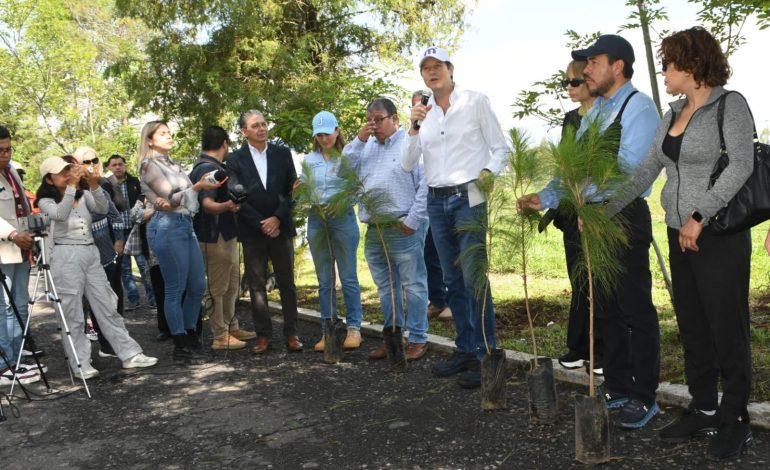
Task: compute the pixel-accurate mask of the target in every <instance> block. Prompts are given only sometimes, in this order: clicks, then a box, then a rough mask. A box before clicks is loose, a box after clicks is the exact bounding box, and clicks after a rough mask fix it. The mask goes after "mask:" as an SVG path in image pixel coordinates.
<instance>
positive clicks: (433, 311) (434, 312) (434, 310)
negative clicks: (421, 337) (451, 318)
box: [428, 304, 445, 318]
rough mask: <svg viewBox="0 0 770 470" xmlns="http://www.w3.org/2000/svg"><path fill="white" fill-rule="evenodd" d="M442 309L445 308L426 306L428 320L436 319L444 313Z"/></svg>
mask: <svg viewBox="0 0 770 470" xmlns="http://www.w3.org/2000/svg"><path fill="white" fill-rule="evenodd" d="M444 308H445V307H436V306H435V305H433V304H428V318H436V317H437V316H439V314H440V313H441V312H443V311H444Z"/></svg>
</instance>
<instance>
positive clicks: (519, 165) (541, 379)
mask: <svg viewBox="0 0 770 470" xmlns="http://www.w3.org/2000/svg"><path fill="white" fill-rule="evenodd" d="M510 137H511V153H510V156H509V158H508V168H510V170H511V177H510V178H509V182H510V187H511V193H512V194H513V197H514V199H516V200H518V199H519V198H521V197H523V196H524V195H526V194H530V193H531V192H532V186H533V185H534V184H535V183H537V182H539V181H541V180H542V178H543V176H544V175H545V170H544V168H545V167H544V165H543V161H542V158H540V157H541V156H540V152H539V151H538V149H537V148H531V147H530V146H529V142H528V139H527V136H526V134H525V133H523V132H522V131H520V130H518V129H516V128H513V129H511V131H510ZM539 221H540V213H539V212H538V211H536V210H534V209H530V208H526V209H524V210H523V211H522V212H521V213H518V214H517V215H516V216H515V218H514V224H513V234H512V238H513V242H514V243H515V246H516V250H517V251H518V255H519V272H520V273H521V280H522V284H523V288H524V309H525V310H526V312H527V322H528V325H529V334H530V340H531V342H532V354H533V356H534V358H533V359H531V360H530V361H529V370H528V371H527V388H528V391H529V415H530V419H531V420H532V421H534V422H540V423H552V422H553V421H554V420H555V419H556V415H557V412H558V404H557V401H556V386H555V384H554V377H553V361H552V360H551V358H549V357H540V356H539V355H538V352H537V337H536V335H535V324H534V318H533V315H532V310H531V308H530V305H529V284H528V277H527V265H528V264H527V263H528V255H529V247H530V243H531V241H532V236H533V235H534V232H535V229H536V228H537V225H538V222H539Z"/></svg>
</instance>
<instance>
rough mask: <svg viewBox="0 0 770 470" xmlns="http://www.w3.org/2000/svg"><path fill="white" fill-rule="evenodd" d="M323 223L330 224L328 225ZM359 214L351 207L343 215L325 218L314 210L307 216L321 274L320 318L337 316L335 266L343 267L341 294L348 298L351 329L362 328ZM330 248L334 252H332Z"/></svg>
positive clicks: (313, 250) (346, 306) (347, 317)
mask: <svg viewBox="0 0 770 470" xmlns="http://www.w3.org/2000/svg"><path fill="white" fill-rule="evenodd" d="M324 224H327V225H326V227H325V226H324ZM360 236H361V235H360V233H359V231H358V223H357V222H356V214H355V213H354V212H353V208H350V209H349V210H348V211H347V212H346V213H345V214H344V215H342V216H341V217H333V218H329V219H327V220H326V221H324V220H322V219H321V217H319V216H318V215H315V214H313V213H311V214H310V215H309V216H308V219H307V238H308V243H309V245H310V253H311V254H312V255H313V264H314V265H315V272H316V276H317V277H318V301H319V303H320V304H321V319H323V320H326V319H328V318H337V292H336V289H335V286H334V285H335V283H336V279H335V274H334V273H335V271H334V270H335V267H334V264H335V262H336V265H337V268H338V269H339V270H340V273H339V275H340V282H341V283H342V296H343V298H344V299H345V308H346V309H347V314H346V316H345V319H346V321H347V325H348V328H353V329H356V330H358V329H360V328H361V316H362V314H363V312H362V311H361V286H360V285H359V284H358V272H357V271H356V269H357V268H356V252H357V251H358V241H359V239H360ZM330 251H331V253H330Z"/></svg>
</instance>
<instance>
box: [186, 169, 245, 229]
mask: <svg viewBox="0 0 770 470" xmlns="http://www.w3.org/2000/svg"><path fill="white" fill-rule="evenodd" d="M220 169H223V165H222V163H220V162H219V160H217V159H216V158H213V157H210V156H208V155H205V154H201V156H200V157H198V162H196V164H195V167H193V170H192V171H191V172H190V181H192V182H193V184H194V183H196V182H197V181H198V180H200V179H201V178H202V177H203V175H205V174H206V173H210V172H212V171H215V170H220ZM207 197H210V198H213V199H214V201H216V202H226V201H227V200H228V196H227V183H225V184H223V185H222V186H220V187H218V188H217V189H212V190H210V191H201V192H199V193H198V200H199V201H200V204H201V207H200V210H198V213H197V214H195V218H194V219H193V227H195V235H197V236H198V241H201V242H204V243H215V242H216V241H217V240H218V239H219V235H220V234H221V235H222V237H223V238H224V239H225V240H231V239H233V238H235V237H236V236H237V235H238V227H237V226H236V222H235V214H234V213H232V212H230V211H228V212H223V213H221V214H217V215H212V214H206V213H204V211H203V199H204V198H207Z"/></svg>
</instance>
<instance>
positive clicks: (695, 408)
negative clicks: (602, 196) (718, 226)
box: [607, 27, 754, 459]
mask: <svg viewBox="0 0 770 470" xmlns="http://www.w3.org/2000/svg"><path fill="white" fill-rule="evenodd" d="M658 56H659V57H660V58H661V61H662V65H663V77H664V78H665V85H666V92H667V93H669V94H671V95H674V96H681V98H680V99H678V100H677V101H674V102H673V103H671V105H670V106H671V109H669V111H668V112H666V115H665V116H663V119H662V120H661V122H660V126H659V127H658V130H657V133H656V135H655V138H654V139H653V142H652V146H651V147H650V150H649V153H648V154H647V157H646V159H645V160H644V162H643V163H642V164H641V166H639V168H638V169H637V172H636V173H635V174H634V177H633V180H632V181H631V183H630V184H629V185H628V186H627V187H625V188H624V190H623V192H622V193H619V195H618V197H617V199H615V200H613V201H611V202H610V204H609V205H608V206H607V209H608V213H609V214H613V213H615V212H616V211H618V210H620V208H622V207H623V206H624V205H625V204H626V203H628V202H629V201H631V200H632V199H633V198H634V197H636V196H638V195H639V194H641V193H642V192H643V191H645V189H646V188H648V187H649V186H650V185H651V184H652V182H653V181H655V178H657V176H658V174H659V173H660V170H661V169H663V168H665V169H666V183H665V185H664V186H663V191H662V193H661V205H662V206H663V209H664V210H665V213H666V225H667V226H668V246H669V262H670V264H671V278H672V281H673V290H674V311H675V312H676V320H677V324H678V325H679V335H680V338H681V341H682V347H683V348H684V369H685V375H686V377H687V386H688V388H689V391H690V395H692V401H691V402H690V405H689V407H688V409H687V411H686V412H685V413H684V414H683V415H682V416H681V417H680V418H679V419H677V420H675V421H674V422H672V423H670V424H669V425H668V426H666V427H664V428H663V429H662V430H661V431H660V434H659V436H660V438H661V439H662V440H663V441H665V442H672V443H679V442H685V441H687V440H688V439H690V438H692V437H697V436H706V435H715V437H714V438H713V439H712V440H711V442H710V444H709V446H708V450H707V455H708V456H709V457H710V458H713V459H727V458H732V457H736V456H738V455H739V454H740V453H741V451H742V450H743V449H744V447H746V446H747V445H749V444H750V443H751V440H752V435H751V428H750V427H749V414H748V410H747V407H748V403H749V394H750V392H751V348H750V336H749V277H750V268H751V233H750V231H749V230H745V231H743V232H740V233H737V234H734V235H716V234H714V233H713V232H712V230H711V227H710V225H709V221H710V219H711V218H712V217H713V216H714V215H716V214H717V212H718V211H719V210H720V209H721V208H722V207H724V206H725V205H727V203H728V202H729V201H730V199H732V197H733V196H734V195H735V194H736V193H737V192H738V190H739V189H740V188H741V187H742V186H743V184H744V183H745V182H746V180H747V179H748V177H749V175H750V174H751V171H752V168H753V158H754V157H753V144H752V140H753V135H752V129H753V122H752V118H751V113H750V112H749V109H748V105H747V104H746V101H745V100H744V99H743V97H742V96H741V95H739V94H738V93H731V92H728V91H727V90H725V89H724V88H723V86H724V85H725V84H726V83H727V79H728V78H729V77H730V66H729V64H728V62H727V58H726V57H725V55H724V53H723V52H722V49H721V47H720V45H719V42H718V41H717V40H716V39H714V37H713V36H712V35H711V34H709V33H708V31H706V30H705V29H703V28H701V27H695V28H691V29H688V30H685V31H679V32H677V33H674V34H672V35H670V36H668V37H666V38H664V39H663V41H662V42H661V45H660V50H659V52H658ZM720 108H722V113H723V124H722V131H723V134H724V143H725V147H726V149H727V154H728V155H729V159H730V164H729V165H728V166H727V167H726V168H725V169H724V170H723V171H722V172H721V174H720V175H719V176H718V178H717V179H716V181H714V182H713V184H711V177H712V174H713V173H714V168H715V164H716V163H717V160H719V158H720V155H721V152H720V147H721V146H720V132H719V128H720V126H719V124H718V116H719V113H720V111H719V110H720ZM720 381H721V385H722V393H723V394H722V400H721V402H720V401H719V397H718V384H719V382H720Z"/></svg>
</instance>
